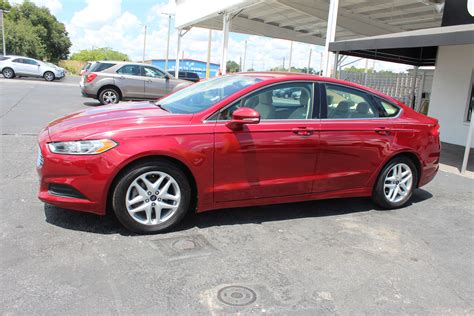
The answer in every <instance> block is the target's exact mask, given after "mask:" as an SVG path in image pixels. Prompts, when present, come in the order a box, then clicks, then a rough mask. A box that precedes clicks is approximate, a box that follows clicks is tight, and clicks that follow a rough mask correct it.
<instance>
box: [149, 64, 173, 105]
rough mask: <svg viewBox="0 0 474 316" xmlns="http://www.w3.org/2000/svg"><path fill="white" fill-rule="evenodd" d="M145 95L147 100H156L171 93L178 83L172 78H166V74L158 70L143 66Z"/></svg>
mask: <svg viewBox="0 0 474 316" xmlns="http://www.w3.org/2000/svg"><path fill="white" fill-rule="evenodd" d="M143 70H144V76H145V77H146V79H145V95H146V97H147V98H149V99H158V98H161V97H163V96H165V95H168V94H170V93H171V92H173V89H174V87H175V86H176V85H177V84H178V82H177V81H176V80H175V79H173V78H167V77H166V74H165V73H164V72H162V71H160V70H159V69H156V68H154V67H150V66H144V67H143Z"/></svg>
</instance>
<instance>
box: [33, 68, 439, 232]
mask: <svg viewBox="0 0 474 316" xmlns="http://www.w3.org/2000/svg"><path fill="white" fill-rule="evenodd" d="M290 90H291V91H292V93H293V94H295V93H297V94H298V96H299V97H298V98H289V97H285V92H286V91H290ZM439 154H440V141H439V125H438V122H437V120H436V119H433V118H430V117H427V116H424V115H422V114H419V113H417V112H415V111H413V110H412V109H411V108H409V107H407V106H405V105H403V104H402V103H400V102H399V101H397V100H395V99H393V98H391V97H388V96H386V95H383V94H381V93H379V92H377V91H374V90H370V89H368V88H365V87H362V86H359V85H356V84H353V83H349V82H345V81H341V80H336V79H330V78H323V77H317V76H312V75H304V74H287V73H241V74H236V75H231V76H224V77H219V78H215V79H212V80H208V81H204V82H200V83H197V84H195V85H192V86H189V87H187V88H184V89H182V90H180V91H177V92H175V93H173V94H171V95H169V96H167V97H165V98H163V99H161V100H159V101H157V102H155V103H152V102H143V103H121V104H118V105H110V106H105V107H101V108H95V109H88V110H84V111H80V112H77V113H73V114H70V115H68V116H65V117H62V118H60V119H57V120H55V121H53V122H51V123H50V124H49V125H48V126H47V127H46V128H45V129H44V130H43V131H42V132H41V133H40V135H39V154H38V160H37V170H38V174H39V176H40V179H41V184H40V190H39V198H40V199H41V200H42V201H44V202H45V203H49V204H52V205H56V206H59V207H63V208H68V209H72V210H76V211H81V212H90V213H94V214H97V215H104V214H106V212H107V211H113V212H114V213H115V215H116V217H117V218H118V219H119V221H120V222H121V223H122V224H123V225H124V226H125V227H126V228H128V229H129V230H131V231H134V232H137V233H155V232H161V231H164V230H168V229H170V228H172V227H174V226H175V225H176V224H177V223H178V222H179V221H180V220H181V219H182V218H183V216H184V215H185V214H186V213H188V212H204V211H208V210H213V209H219V208H229V207H244V206H255V205H265V204H273V203H289V202H297V201H307V200H316V199H325V198H343V197H372V199H373V201H374V202H375V203H376V204H377V205H378V206H380V207H382V208H386V209H392V208H399V207H402V206H404V205H406V204H407V203H408V202H409V200H410V198H411V196H412V194H413V191H414V189H415V188H417V187H420V186H423V185H425V184H427V183H428V182H429V181H431V180H432V179H433V177H434V176H435V174H436V172H437V170H438V161H439Z"/></svg>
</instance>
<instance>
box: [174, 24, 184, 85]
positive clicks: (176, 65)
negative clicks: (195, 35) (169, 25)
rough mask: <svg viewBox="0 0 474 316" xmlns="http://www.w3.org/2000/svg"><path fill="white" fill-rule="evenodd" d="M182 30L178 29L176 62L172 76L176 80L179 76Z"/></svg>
mask: <svg viewBox="0 0 474 316" xmlns="http://www.w3.org/2000/svg"><path fill="white" fill-rule="evenodd" d="M182 31H183V30H182V29H178V47H177V48H176V62H175V66H174V76H175V77H176V78H178V76H179V58H180V57H181V37H183V35H182Z"/></svg>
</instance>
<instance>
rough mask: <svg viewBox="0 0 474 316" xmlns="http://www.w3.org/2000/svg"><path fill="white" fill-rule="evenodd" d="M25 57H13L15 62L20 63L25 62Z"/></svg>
mask: <svg viewBox="0 0 474 316" xmlns="http://www.w3.org/2000/svg"><path fill="white" fill-rule="evenodd" d="M23 60H24V59H23V58H17V59H13V60H12V62H14V63H18V64H23Z"/></svg>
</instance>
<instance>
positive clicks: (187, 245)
mask: <svg viewBox="0 0 474 316" xmlns="http://www.w3.org/2000/svg"><path fill="white" fill-rule="evenodd" d="M173 247H174V248H175V249H177V250H190V249H193V248H195V247H196V244H195V243H194V241H192V240H189V239H182V240H177V241H175V242H174V243H173Z"/></svg>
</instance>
